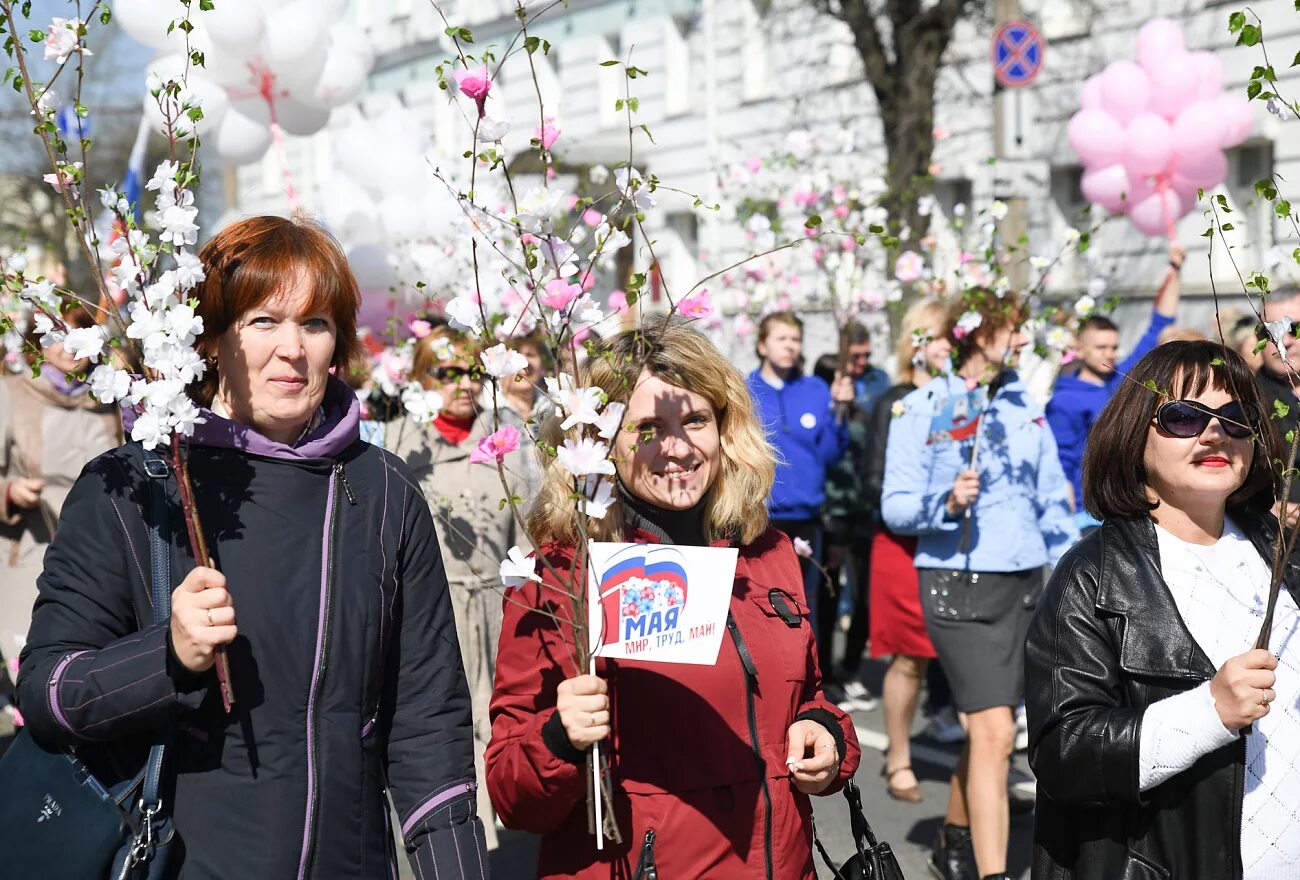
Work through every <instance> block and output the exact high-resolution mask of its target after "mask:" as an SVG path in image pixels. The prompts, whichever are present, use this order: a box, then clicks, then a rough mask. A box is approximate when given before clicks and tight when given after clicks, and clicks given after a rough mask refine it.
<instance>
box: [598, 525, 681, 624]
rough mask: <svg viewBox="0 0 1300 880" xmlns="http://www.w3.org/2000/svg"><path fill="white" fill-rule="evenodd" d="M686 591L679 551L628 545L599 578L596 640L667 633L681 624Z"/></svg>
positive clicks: (651, 546) (668, 548) (667, 548)
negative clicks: (599, 628) (600, 632)
mask: <svg viewBox="0 0 1300 880" xmlns="http://www.w3.org/2000/svg"><path fill="white" fill-rule="evenodd" d="M687 591H688V584H687V577H686V567H685V564H684V560H683V558H682V555H681V553H679V552H678V551H677V550H675V549H673V548H671V547H658V546H653V545H650V546H646V545H637V546H635V547H629V548H628V549H627V550H626V551H624V552H623V553H620V554H619V555H618V556H617V557H615V558H614V559H612V560H611V561H610V564H609V566H608V567H607V568H606V569H605V571H604V574H602V576H601V579H600V604H601V611H602V616H603V617H604V621H605V625H604V628H603V635H602V639H601V641H602V643H603V644H606V645H608V644H613V643H616V642H625V641H627V640H629V639H635V638H643V637H646V636H651V635H658V634H662V633H669V632H673V631H674V630H676V629H677V627H678V626H679V625H680V623H681V619H682V611H683V610H684V609H685V607H686V595H687Z"/></svg>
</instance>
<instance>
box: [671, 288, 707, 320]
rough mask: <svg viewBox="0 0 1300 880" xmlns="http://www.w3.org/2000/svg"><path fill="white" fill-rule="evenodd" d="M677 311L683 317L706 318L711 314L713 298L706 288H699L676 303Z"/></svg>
mask: <svg viewBox="0 0 1300 880" xmlns="http://www.w3.org/2000/svg"><path fill="white" fill-rule="evenodd" d="M677 313H678V314H679V315H681V316H682V317H684V318H696V319H699V318H707V317H709V316H710V315H712V314H713V298H712V297H710V296H709V291H708V290H699V291H697V292H695V293H692V294H691V295H690V296H688V297H686V298H685V299H682V300H680V301H679V302H678V303H677Z"/></svg>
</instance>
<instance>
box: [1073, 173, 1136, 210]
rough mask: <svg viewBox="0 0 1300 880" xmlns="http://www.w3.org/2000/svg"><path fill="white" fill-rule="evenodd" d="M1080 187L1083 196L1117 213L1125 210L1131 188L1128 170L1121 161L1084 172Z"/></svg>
mask: <svg viewBox="0 0 1300 880" xmlns="http://www.w3.org/2000/svg"><path fill="white" fill-rule="evenodd" d="M1079 189H1081V190H1082V191H1083V197H1084V198H1085V199H1087V200H1088V201H1090V202H1092V203H1093V204H1094V205H1101V206H1102V207H1103V208H1105V209H1106V210H1107V211H1110V212H1111V213H1112V214H1117V213H1119V212H1121V211H1123V210H1124V205H1125V198H1124V196H1125V194H1126V193H1127V192H1128V191H1129V189H1130V184H1129V179H1128V172H1127V171H1125V170H1124V166H1123V165H1121V164H1119V163H1116V164H1114V165H1107V166H1106V167H1105V168H1093V169H1091V170H1089V171H1085V172H1083V178H1082V179H1081V180H1080V181H1079Z"/></svg>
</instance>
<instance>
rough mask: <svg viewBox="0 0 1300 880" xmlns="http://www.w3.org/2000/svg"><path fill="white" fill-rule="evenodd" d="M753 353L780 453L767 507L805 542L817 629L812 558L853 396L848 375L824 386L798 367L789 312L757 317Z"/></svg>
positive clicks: (758, 401)
mask: <svg viewBox="0 0 1300 880" xmlns="http://www.w3.org/2000/svg"><path fill="white" fill-rule="evenodd" d="M758 357H759V360H760V364H759V368H758V369H757V370H755V371H754V372H752V373H750V374H749V377H748V380H747V384H748V385H749V393H750V394H751V395H752V396H753V398H754V403H755V405H756V406H757V407H758V413H759V418H761V419H762V420H763V428H764V430H765V431H766V432H767V439H768V440H769V442H771V444H772V445H773V446H775V447H776V453H777V465H776V482H775V484H774V485H773V486H772V497H771V498H769V499H768V505H767V506H768V512H769V513H770V514H771V517H772V525H773V526H775V527H776V528H778V529H780V530H781V531H783V532H785V533H786V534H787V535H789V536H790V539H791V540H799V539H801V540H802V541H805V542H807V547H806V548H805V550H806V553H802V554H801V555H800V560H799V564H800V566H801V567H802V569H803V580H804V595H805V597H806V599H807V603H808V609H809V614H810V617H811V623H812V625H813V632H817V614H818V608H817V595H818V593H819V590H818V586H819V583H820V578H821V577H822V573H821V571H820V570H819V569H818V568H817V566H815V565H813V564H812V562H811V560H812V559H820V558H821V552H822V548H821V543H822V520H821V514H822V511H821V508H822V501H823V500H825V497H826V496H825V490H824V486H825V483H826V470H827V468H829V467H831V466H832V465H834V464H835V463H836V462H837V461H839V460H840V458H841V457H842V456H843V455H844V452H845V450H847V449H848V445H849V432H848V426H847V424H846V421H847V420H846V419H845V418H842V416H843V415H844V410H846V409H847V407H848V405H849V404H851V403H852V402H853V398H854V389H853V381H852V380H851V379H850V378H849V377H847V376H843V375H841V376H838V377H837V378H836V379H835V382H834V384H833V385H831V386H827V384H826V383H825V382H823V381H822V380H821V379H818V378H817V377H815V376H805V375H803V372H802V359H803V322H802V321H800V320H799V318H798V317H797V316H796V315H795V314H794V313H792V312H773V313H771V314H769V315H767V316H766V317H764V318H763V320H762V321H761V322H760V323H759V325H758ZM836 404H839V405H840V407H838V408H837V406H836ZM837 409H840V410H841V411H837ZM796 546H802V545H796ZM809 554H810V555H809ZM833 612H834V609H833V608H830V609H826V613H828V614H831V613H833Z"/></svg>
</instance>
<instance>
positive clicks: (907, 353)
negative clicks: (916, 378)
mask: <svg viewBox="0 0 1300 880" xmlns="http://www.w3.org/2000/svg"><path fill="white" fill-rule="evenodd" d="M948 312H949V309H948V306H946V305H944V304H943V303H942V302H940V301H939V300H937V299H922V300H917V301H916V302H914V303H912V306H911V308H909V309H908V310H907V311H906V312H905V313H904V314H903V320H902V323H900V324H899V325H898V339H897V340H896V341H895V342H894V355H895V357H896V358H897V360H896V361H895V363H896V364H897V365H898V373H897V374H896V375H897V377H898V381H899V382H906V381H907V380H908V377H909V376H911V375H912V358H913V357H914V356H915V355H916V345H915V344H914V343H913V341H912V334H913V331H916V330H926V331H929V330H931V329H933V330H934V332H933V333H931V334H930V335H931V338H933V339H939V338H941V337H944V336H947V335H948V331H949V330H950V329H951V326H950V318H949V315H948Z"/></svg>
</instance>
